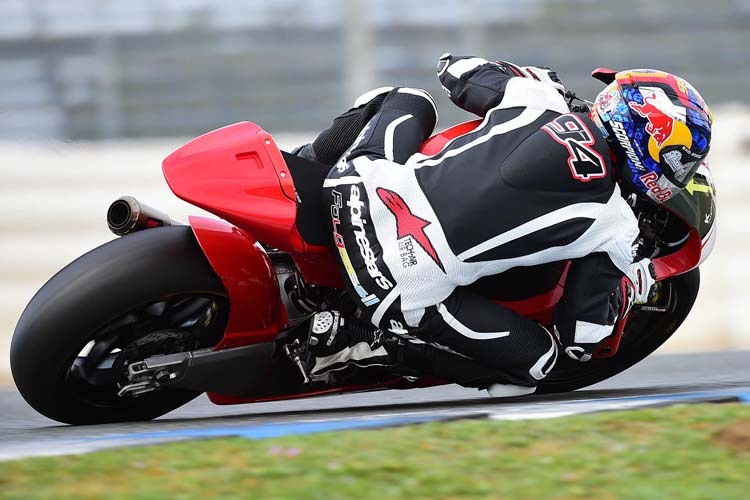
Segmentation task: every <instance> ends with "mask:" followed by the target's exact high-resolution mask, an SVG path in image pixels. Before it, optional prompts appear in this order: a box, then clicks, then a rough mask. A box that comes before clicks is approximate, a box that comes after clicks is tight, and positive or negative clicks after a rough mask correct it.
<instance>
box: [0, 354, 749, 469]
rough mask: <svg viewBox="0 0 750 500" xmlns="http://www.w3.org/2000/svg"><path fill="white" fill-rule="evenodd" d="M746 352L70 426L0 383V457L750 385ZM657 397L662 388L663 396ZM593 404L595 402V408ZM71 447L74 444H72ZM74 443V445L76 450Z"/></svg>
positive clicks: (501, 412)
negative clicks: (548, 378) (605, 376)
mask: <svg viewBox="0 0 750 500" xmlns="http://www.w3.org/2000/svg"><path fill="white" fill-rule="evenodd" d="M749 358H750V352H748V351H735V352H717V353H702V354H680V355H661V356H654V357H651V358H648V359H646V360H645V361H643V362H642V363H640V364H639V365H637V366H635V367H633V368H631V369H630V370H628V371H626V372H624V373H621V374H620V375H617V376H616V377H613V378H611V379H610V380H607V381H604V382H602V383H599V384H597V385H594V386H591V387H589V388H586V389H582V390H579V391H575V392H572V393H566V394H555V395H540V396H533V395H532V396H525V397H522V398H514V399H505V400H497V399H494V400H493V399H491V398H489V397H488V396H487V395H486V393H485V392H483V391H482V392H479V391H476V390H473V389H465V388H462V387H458V386H455V385H451V386H444V387H436V388H427V389H413V390H408V391H380V392H369V393H358V394H348V395H341V396H326V397H319V398H311V399H300V400H291V401H281V402H274V403H255V404H251V405H236V406H215V405H213V404H212V403H210V402H209V401H208V399H207V398H206V397H205V396H201V397H199V398H198V399H196V400H194V401H193V402H191V403H189V404H187V405H185V406H183V407H182V408H180V409H177V410H175V411H173V412H172V413H170V414H168V415H165V416H163V417H161V418H159V419H157V420H154V421H151V422H139V423H126V424H104V425H92V426H79V427H73V426H67V425H61V424H59V423H57V422H54V421H52V420H49V419H47V418H45V417H43V416H41V415H39V414H37V413H36V412H35V411H34V410H33V409H32V408H30V407H29V406H28V405H27V404H26V403H25V401H23V399H22V398H21V396H20V394H18V392H17V391H16V390H15V389H11V388H8V389H3V390H0V459H2V458H5V459H8V458H12V457H14V456H23V455H29V454H31V455H36V454H48V453H56V452H60V453H62V452H65V449H64V448H65V447H64V446H61V443H62V444H66V445H69V444H70V443H74V442H77V441H76V440H78V441H81V440H92V439H94V440H96V439H106V438H109V437H112V436H120V435H128V434H135V433H140V434H143V433H152V434H153V433H162V432H166V431H175V430H178V431H185V430H188V431H198V430H210V429H212V428H219V427H221V428H227V427H232V426H248V425H262V424H278V423H295V422H296V423H300V422H303V423H304V422H324V421H333V420H336V421H340V420H341V419H358V420H363V419H368V418H369V419H374V418H381V419H382V418H392V417H394V416H399V417H403V416H410V417H420V416H435V415H438V416H442V417H459V416H472V415H480V414H484V415H486V414H488V412H489V413H491V414H492V415H495V416H498V417H500V418H505V417H507V418H525V416H533V415H535V414H539V412H541V411H543V412H546V413H547V414H548V415H549V414H554V413H555V412H556V411H558V410H560V409H562V408H570V407H571V406H576V405H577V404H578V403H587V404H590V403H591V402H598V401H601V402H604V401H607V402H609V405H610V406H612V404H613V403H614V405H615V406H618V405H620V404H621V403H620V402H627V401H631V400H634V399H639V398H640V399H644V398H645V397H646V396H653V395H673V394H681V393H689V392H710V391H713V392H714V393H716V391H719V392H721V391H724V392H727V391H729V392H731V393H746V394H748V393H750V368H749V367H748V365H749V363H748V359H749ZM660 397H661V396H660ZM594 409H596V408H594ZM73 448H74V447H73ZM73 448H71V451H75V450H73Z"/></svg>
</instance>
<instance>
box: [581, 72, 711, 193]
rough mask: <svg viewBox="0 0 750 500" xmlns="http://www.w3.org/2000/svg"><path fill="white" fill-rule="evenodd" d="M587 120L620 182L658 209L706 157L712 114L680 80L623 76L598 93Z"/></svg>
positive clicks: (662, 74)
mask: <svg viewBox="0 0 750 500" xmlns="http://www.w3.org/2000/svg"><path fill="white" fill-rule="evenodd" d="M591 114H592V118H593V119H594V121H595V122H596V124H597V125H598V126H599V128H600V129H601V130H602V133H603V134H604V136H605V137H606V138H607V142H608V143H609V145H610V147H611V148H612V150H613V152H614V154H615V156H616V162H615V163H616V166H617V169H618V171H619V173H620V175H621V177H622V178H623V180H624V181H625V182H626V183H627V184H628V185H629V186H630V187H631V188H633V189H634V190H635V191H636V192H637V193H640V194H642V195H645V196H646V197H648V198H649V199H650V200H652V201H654V202H656V203H663V202H665V201H667V200H669V199H670V198H672V197H673V196H674V195H676V194H677V193H678V192H680V191H681V190H682V189H684V188H685V186H686V185H687V184H688V183H689V182H690V180H691V179H692V178H693V175H694V174H695V171H696V170H697V169H698V167H699V166H700V165H701V162H702V161H703V160H704V159H705V157H706V155H707V154H708V148H709V144H710V142H711V124H712V122H713V117H712V115H711V111H710V110H709V109H708V106H706V103H705V102H704V101H703V98H702V97H701V96H700V94H699V93H698V91H697V90H695V88H694V87H693V86H692V85H690V84H689V83H688V82H686V81H685V80H683V79H682V78H680V77H678V76H675V75H672V74H669V73H665V72H663V71H656V70H652V69H633V70H628V71H621V72H619V73H617V75H616V76H615V80H614V81H613V82H612V83H610V84H609V85H608V86H607V87H606V88H605V89H604V90H603V91H602V92H600V93H599V95H598V96H597V98H596V101H595V102H594V107H593V110H592V113H591Z"/></svg>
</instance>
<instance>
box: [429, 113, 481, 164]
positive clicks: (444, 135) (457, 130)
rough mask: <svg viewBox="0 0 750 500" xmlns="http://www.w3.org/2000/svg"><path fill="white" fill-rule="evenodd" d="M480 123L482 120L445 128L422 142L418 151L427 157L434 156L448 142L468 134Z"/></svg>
mask: <svg viewBox="0 0 750 500" xmlns="http://www.w3.org/2000/svg"><path fill="white" fill-rule="evenodd" d="M480 123H482V120H471V121H468V122H464V123H459V124H458V125H454V126H452V127H450V128H447V129H445V130H443V131H442V132H440V133H439V134H435V135H433V136H432V137H430V138H429V139H427V140H426V141H424V143H423V144H422V147H421V148H420V149H419V152H420V153H422V154H424V155H428V156H431V155H436V154H438V153H439V152H440V151H442V150H443V148H444V147H445V145H446V144H448V143H449V142H450V141H452V140H453V139H455V138H456V137H460V136H462V135H464V134H468V133H469V132H471V131H472V130H474V129H475V128H477V127H478V126H479V124H480Z"/></svg>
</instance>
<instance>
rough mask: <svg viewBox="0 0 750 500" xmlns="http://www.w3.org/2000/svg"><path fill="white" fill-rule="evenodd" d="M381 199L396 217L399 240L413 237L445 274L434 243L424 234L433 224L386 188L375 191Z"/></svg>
mask: <svg viewBox="0 0 750 500" xmlns="http://www.w3.org/2000/svg"><path fill="white" fill-rule="evenodd" d="M375 192H376V193H377V194H378V196H379V197H380V199H381V200H382V201H383V203H385V206H386V207H388V210H390V211H391V213H392V214H393V216H394V217H396V232H397V235H396V237H397V239H399V240H400V239H401V238H405V237H407V236H411V238H412V239H413V240H414V241H415V242H416V243H417V244H418V245H419V246H421V247H422V249H423V250H424V251H425V252H426V253H427V255H429V256H430V257H431V258H432V260H433V261H434V262H435V264H437V265H438V267H439V268H440V270H441V271H443V272H445V268H444V267H443V263H442V262H441V261H440V257H438V254H437V252H436V251H435V247H433V246H432V242H431V241H430V239H429V238H428V237H427V235H426V234H425V232H424V228H426V227H427V226H429V225H430V224H431V222H429V221H426V220H424V219H422V218H421V217H417V216H416V215H414V214H413V213H412V211H411V209H410V208H409V206H408V205H407V204H406V202H405V201H404V199H403V198H402V197H401V196H400V195H399V194H397V193H394V192H393V191H390V190H388V189H384V188H378V189H377V190H376V191H375Z"/></svg>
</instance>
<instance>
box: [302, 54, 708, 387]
mask: <svg viewBox="0 0 750 500" xmlns="http://www.w3.org/2000/svg"><path fill="white" fill-rule="evenodd" d="M437 72H438V77H439V79H440V83H441V85H442V86H443V89H444V90H445V92H446V93H447V94H448V96H449V97H450V99H451V101H452V102H453V103H454V104H456V105H458V106H459V107H461V108H463V109H465V110H467V111H470V112H472V113H475V114H477V115H479V116H480V117H482V118H483V121H482V122H481V124H480V125H479V126H478V127H477V128H476V129H475V130H473V131H471V132H470V133H468V134H465V135H463V136H460V137H458V138H456V139H454V140H452V141H451V142H450V143H448V144H447V145H446V147H445V148H444V149H443V150H442V151H440V152H439V153H437V154H435V155H432V156H425V155H422V154H420V153H418V151H419V148H420V146H421V144H422V142H423V141H424V140H425V139H426V138H427V137H429V135H430V134H431V133H432V131H433V129H434V127H435V125H436V123H437V109H436V107H435V104H434V102H433V100H432V98H431V96H430V95H429V94H428V93H427V92H425V91H423V90H419V89H411V88H404V87H401V88H381V89H376V90H374V91H372V92H370V93H368V94H365V95H364V96H362V97H361V98H360V99H358V100H357V101H356V102H355V105H354V107H353V108H352V109H351V110H349V111H347V112H346V113H344V114H343V115H341V116H339V117H338V118H336V120H334V123H333V125H332V126H331V127H330V128H329V129H328V130H326V131H324V132H323V133H321V134H320V135H319V136H318V138H317V139H316V140H315V141H314V142H313V143H312V144H310V145H307V146H305V147H303V148H301V150H300V151H299V152H298V154H300V155H301V156H306V157H308V158H311V159H314V160H316V161H320V162H322V163H326V164H329V165H333V168H332V169H331V172H330V174H329V175H328V178H327V179H326V181H325V182H324V200H325V206H326V207H327V213H326V217H328V218H330V220H331V224H332V227H331V228H332V236H333V242H334V245H335V246H336V249H337V256H338V258H339V261H340V263H341V267H342V269H343V271H344V274H345V276H346V280H347V288H348V290H349V292H350V295H351V296H352V297H353V298H354V299H355V301H356V302H357V303H358V305H359V308H360V310H361V311H362V314H363V316H364V317H365V318H367V319H368V320H369V321H370V322H371V323H372V324H373V325H375V326H376V327H378V329H377V330H373V329H371V328H370V329H365V328H362V326H361V325H359V324H357V322H356V321H353V320H352V319H351V318H349V319H347V318H343V317H342V316H341V315H340V314H339V313H338V312H337V311H324V312H321V313H318V314H317V315H316V316H315V318H314V319H313V321H312V323H311V328H310V341H309V344H310V350H311V360H310V370H309V371H310V375H311V377H312V378H313V379H316V380H326V379H327V378H329V377H330V375H331V373H334V372H336V371H337V370H341V369H343V368H346V367H347V366H350V365H352V364H355V365H358V366H363V367H364V366H378V365H379V366H382V365H394V364H397V363H399V362H400V361H399V359H400V357H399V353H398V347H394V346H393V345H392V344H389V343H388V342H387V339H388V336H387V335H384V332H386V331H387V332H390V333H391V334H393V335H396V336H398V337H400V338H402V339H406V341H407V342H410V343H426V344H429V345H431V346H435V347H438V348H440V349H443V350H445V351H449V352H451V353H454V354H458V355H460V356H461V357H464V358H468V359H470V360H473V362H475V363H476V364H477V365H478V366H481V367H483V368H485V369H486V370H485V372H482V371H481V370H479V371H476V370H471V369H470V370H468V371H467V372H466V373H465V374H463V375H462V374H459V375H457V376H456V377H454V378H455V381H457V382H459V383H461V384H462V385H467V386H474V387H480V388H487V389H488V390H489V392H490V394H492V395H516V394H524V393H530V392H533V391H534V389H535V386H536V385H537V384H538V382H539V381H540V380H542V379H543V378H544V377H545V376H546V375H547V374H548V373H549V371H550V370H551V369H552V368H553V367H554V364H555V362H556V359H557V355H558V346H559V347H561V348H562V349H563V351H564V353H565V354H566V355H568V356H570V357H571V358H573V359H576V360H579V361H582V362H585V361H588V360H589V359H591V356H592V354H593V353H594V351H595V350H596V348H597V346H599V345H600V344H601V343H602V342H604V341H606V339H607V338H608V337H609V336H610V335H611V334H612V332H613V330H614V326H615V324H616V321H617V319H618V316H619V315H620V314H621V313H622V311H623V310H624V309H625V305H627V304H628V303H629V302H635V303H644V302H646V301H647V300H648V298H649V292H650V289H651V285H652V284H653V282H654V278H653V274H652V267H651V266H650V262H649V261H648V259H643V260H640V261H638V262H633V245H634V244H635V243H636V241H637V239H638V223H637V220H636V218H635V216H634V214H633V211H632V209H631V206H630V205H629V204H628V202H627V201H626V198H628V197H631V196H633V195H634V196H636V197H639V198H641V199H647V200H650V201H651V202H653V203H657V204H658V203H663V202H664V201H666V200H668V199H670V198H671V197H672V196H674V195H675V194H676V193H677V192H679V191H680V190H681V189H684V187H685V186H686V185H687V183H688V182H689V181H690V180H691V178H692V176H693V174H694V173H695V171H696V169H697V168H698V167H699V165H700V164H701V161H702V160H703V159H704V158H705V156H706V154H707V153H708V148H709V143H710V136H711V122H712V118H711V114H710V111H709V110H708V107H707V106H706V105H705V103H704V101H703V99H702V98H701V97H700V95H699V94H698V92H697V91H696V90H695V89H694V88H693V87H692V86H691V85H690V84H688V83H687V82H685V81H684V80H682V79H681V78H679V77H676V76H674V75H670V74H668V73H664V72H659V71H653V70H630V71H624V72H620V73H618V74H617V75H616V77H615V80H614V81H613V82H612V83H611V84H610V85H609V86H607V87H606V88H605V89H604V90H603V91H602V92H601V93H600V94H599V95H598V97H597V99H596V101H595V102H594V105H593V109H592V110H591V112H590V113H571V112H570V109H569V107H568V104H567V103H566V101H565V99H564V97H563V95H564V87H563V84H562V82H561V81H560V79H559V78H558V77H557V75H556V73H555V72H553V71H551V70H549V69H546V68H536V67H528V66H527V67H522V66H518V65H515V64H512V63H509V62H489V61H487V60H485V59H482V58H479V57H455V56H452V55H451V54H445V55H443V56H441V58H440V59H439V61H438V69H437ZM560 260H571V265H570V268H569V270H568V274H567V278H566V284H565V291H564V293H563V297H562V299H561V301H560V303H559V305H558V307H557V310H556V313H555V318H554V324H553V325H550V326H549V328H548V327H546V326H543V325H540V324H538V323H535V322H533V321H531V320H529V319H526V318H524V317H522V316H521V315H518V314H516V313H515V312H513V311H511V310H509V309H507V308H505V307H503V306H501V305H499V304H497V303H495V302H493V301H491V300H489V299H487V298H485V297H482V296H480V295H478V294H477V293H475V292H473V291H471V290H470V289H469V288H467V285H470V284H471V283H473V282H475V281H476V280H477V279H479V278H481V277H484V276H491V275H495V274H500V273H503V272H504V271H507V270H509V269H511V268H514V267H519V266H534V265H538V264H543V263H547V262H553V261H560ZM623 276H626V277H627V278H626V283H627V286H626V287H625V288H624V290H626V293H623V288H622V287H621V283H622V281H623ZM623 303H625V304H623ZM488 374H489V375H488Z"/></svg>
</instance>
